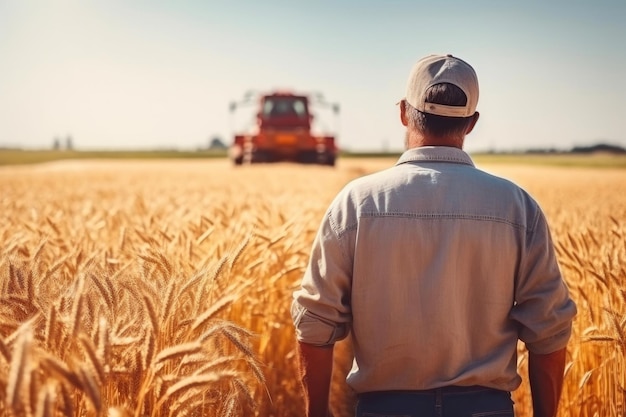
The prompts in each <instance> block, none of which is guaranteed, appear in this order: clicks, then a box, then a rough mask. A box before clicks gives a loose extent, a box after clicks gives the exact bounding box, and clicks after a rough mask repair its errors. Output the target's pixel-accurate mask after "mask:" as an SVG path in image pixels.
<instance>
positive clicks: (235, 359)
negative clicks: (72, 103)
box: [0, 160, 626, 417]
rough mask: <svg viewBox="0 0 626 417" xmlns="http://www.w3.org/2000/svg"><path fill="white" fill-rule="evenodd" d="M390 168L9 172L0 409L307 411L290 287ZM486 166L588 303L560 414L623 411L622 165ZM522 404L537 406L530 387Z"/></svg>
mask: <svg viewBox="0 0 626 417" xmlns="http://www.w3.org/2000/svg"><path fill="white" fill-rule="evenodd" d="M391 164H393V161H391V160H367V161H363V160H346V161H340V163H339V165H338V167H337V168H336V169H328V168H326V167H317V166H297V165H290V164H277V165H269V166H264V165H260V166H252V167H240V169H235V168H233V167H231V166H229V165H228V164H227V163H226V162H224V161H218V162H204V161H192V162H190V161H184V162H183V161H180V162H175V161H169V162H161V161H159V162H156V161H154V162H147V161H143V162H114V161H112V162H105V161H92V162H58V163H49V164H42V165H38V166H29V167H11V168H0V191H1V194H0V197H1V198H0V220H2V221H1V222H0V396H1V398H0V416H16V417H17V416H26V415H35V416H67V415H76V416H78V415H84V416H96V415H98V416H99V415H109V416H155V417H156V416H169V415H171V416H174V415H175V416H184V415H204V416H235V415H241V416H250V415H256V416H263V417H265V416H276V417H283V416H285V417H290V416H294V417H295V416H300V415H302V410H303V408H302V407H303V401H302V395H301V391H300V385H299V382H298V377H297V367H296V362H295V350H294V344H295V339H294V334H293V329H292V325H291V320H290V316H289V304H290V302H291V293H292V291H293V290H294V288H295V287H296V286H297V285H298V283H299V280H300V278H301V275H302V272H303V270H304V268H305V266H306V263H307V261H308V256H309V251H310V246H311V243H312V241H313V238H314V236H315V233H316V230H317V226H318V224H319V222H320V220H321V217H322V215H323V213H324V211H325V209H326V207H327V205H328V204H329V202H330V201H331V199H332V198H333V197H334V195H335V193H336V192H337V191H338V190H339V189H340V188H341V187H342V186H343V185H344V184H345V183H347V182H348V181H349V180H350V179H352V178H355V177H357V176H361V175H364V174H367V173H368V172H372V171H375V170H379V169H382V168H385V167H388V166H390V165H391ZM485 168H486V169H488V170H491V171H493V172H495V173H496V174H500V175H503V176H505V177H507V178H510V179H512V180H514V181H516V182H517V183H519V184H521V185H522V186H524V188H526V189H527V190H529V191H530V192H531V194H532V195H533V196H535V197H536V199H537V200H538V201H539V203H540V204H541V206H542V207H543V208H544V210H545V212H546V215H547V218H548V221H549V223H550V226H551V228H552V232H553V238H554V242H555V245H556V248H557V254H558V257H559V262H560V264H561V268H562V270H563V273H564V276H565V278H566V280H567V282H568V285H569V287H570V289H571V291H572V294H573V296H574V297H575V299H576V302H577V304H578V308H579V315H578V317H577V319H576V322H575V326H574V334H573V336H572V341H571V343H570V346H569V348H568V364H567V368H566V379H565V387H564V390H563V396H562V403H561V405H562V406H561V412H560V416H561V417H565V416H570V415H571V416H573V415H575V416H589V417H591V416H594V415H600V416H623V415H624V407H625V405H624V404H625V391H624V387H626V356H625V355H626V354H625V352H626V243H625V242H626V224H625V219H626V181H625V180H626V175H625V173H624V171H619V170H610V169H603V170H592V169H583V168H580V169H567V168H546V167H541V168H538V167H526V166H511V167H504V166H497V165H494V166H488V167H485ZM336 353H337V355H336V361H335V365H336V366H335V372H334V375H333V390H332V395H331V402H332V408H333V412H334V414H335V415H336V416H338V417H343V416H345V417H347V416H350V415H352V414H353V407H354V395H353V394H352V393H351V391H350V390H349V388H348V387H347V386H346V384H345V381H344V377H345V374H346V373H347V372H348V371H349V368H350V365H351V348H350V343H349V341H345V342H341V343H339V344H338V346H337V347H336ZM526 358H527V356H526V352H525V350H524V348H523V346H521V345H520V347H519V360H518V363H519V366H518V367H519V369H520V373H522V375H524V373H525V372H526V366H527V363H526ZM514 397H515V401H516V412H517V415H518V416H530V415H531V413H530V410H531V405H530V396H529V388H528V383H527V381H526V380H525V382H524V384H523V385H522V387H521V388H520V389H519V390H517V391H516V392H515V393H514Z"/></svg>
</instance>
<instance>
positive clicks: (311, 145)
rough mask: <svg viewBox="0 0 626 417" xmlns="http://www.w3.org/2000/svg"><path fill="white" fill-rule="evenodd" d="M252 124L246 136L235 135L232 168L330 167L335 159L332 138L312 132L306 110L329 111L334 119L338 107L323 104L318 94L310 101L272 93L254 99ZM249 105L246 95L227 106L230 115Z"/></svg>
mask: <svg viewBox="0 0 626 417" xmlns="http://www.w3.org/2000/svg"><path fill="white" fill-rule="evenodd" d="M255 98H256V103H257V106H258V108H257V112H256V115H255V123H254V125H253V127H252V129H251V130H250V132H249V133H247V134H235V135H234V140H233V142H232V145H231V147H230V149H229V155H230V158H231V160H232V161H233V163H234V164H235V165H241V164H254V163H260V162H285V161H286V162H297V163H305V164H321V165H329V166H334V165H335V160H336V158H337V152H338V150H337V146H336V144H335V136H333V135H331V136H328V135H316V134H314V133H313V132H312V128H311V127H312V123H313V114H312V112H311V109H310V106H311V105H313V106H324V107H327V108H330V109H331V110H332V112H333V113H334V115H335V116H337V115H338V114H339V105H338V104H330V103H327V102H326V101H324V99H323V98H322V96H321V95H320V94H317V95H315V96H313V98H310V97H309V96H307V95H296V94H292V93H290V92H281V91H276V92H272V93H270V94H261V95H257V96H256V97H255ZM252 103H253V94H252V93H248V94H247V95H246V96H245V97H244V99H243V100H242V101H240V102H232V103H231V104H230V112H231V115H232V114H233V113H234V112H235V111H236V110H237V109H238V108H240V107H241V106H243V105H248V104H252Z"/></svg>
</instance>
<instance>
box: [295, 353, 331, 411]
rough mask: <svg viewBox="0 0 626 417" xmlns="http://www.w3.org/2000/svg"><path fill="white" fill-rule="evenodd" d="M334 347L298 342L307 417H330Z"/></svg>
mask: <svg viewBox="0 0 626 417" xmlns="http://www.w3.org/2000/svg"><path fill="white" fill-rule="evenodd" d="M333 350H334V345H329V346H314V345H310V344H308V343H303V342H298V367H299V370H300V380H301V382H302V387H303V388H304V401H305V406H306V417H330V412H329V410H328V397H329V393H330V380H331V376H332V373H333Z"/></svg>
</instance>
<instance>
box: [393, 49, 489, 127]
mask: <svg viewBox="0 0 626 417" xmlns="http://www.w3.org/2000/svg"><path fill="white" fill-rule="evenodd" d="M441 83H448V84H453V85H455V86H457V87H459V88H460V89H461V90H462V91H463V92H464V93H465V96H466V97H467V104H466V105H465V106H448V105H444V104H437V103H428V102H426V91H427V90H428V89H429V88H430V87H432V86H433V85H435V84H441ZM405 100H406V101H407V102H408V103H409V104H410V105H411V106H413V107H415V108H416V109H417V110H419V111H421V112H423V113H429V114H436V115H438V116H446V117H469V116H472V115H473V114H474V113H475V112H476V105H477V104H478V77H477V76H476V72H475V71H474V68H472V66H471V65H470V64H468V63H467V62H465V61H463V60H462V59H459V58H457V57H454V56H452V55H429V56H427V57H424V58H422V59H420V60H419V61H418V62H417V63H416V64H415V65H414V66H413V69H412V70H411V74H410V75H409V82H408V84H407V88H406V97H405Z"/></svg>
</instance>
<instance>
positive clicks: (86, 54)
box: [0, 0, 626, 151]
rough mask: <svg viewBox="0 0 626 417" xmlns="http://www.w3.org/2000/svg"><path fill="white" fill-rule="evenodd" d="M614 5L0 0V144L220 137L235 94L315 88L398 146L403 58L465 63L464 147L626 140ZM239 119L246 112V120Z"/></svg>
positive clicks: (625, 67) (622, 14) (354, 123)
mask: <svg viewBox="0 0 626 417" xmlns="http://www.w3.org/2000/svg"><path fill="white" fill-rule="evenodd" d="M625 21H626V1H624V0H600V1H591V0H590V1H584V2H583V1H578V0H573V1H524V2H513V1H496V0H494V1H482V0H477V1H471V2H463V1H432V2H421V1H408V0H406V1H405V0H402V1H401V0H397V1H393V0H390V1H380V2H373V1H340V0H337V1H325V0H322V1H307V2H305V1H293V0H292V1H278V0H274V1H273V0H266V1H252V0H249V1H235V0H233V1H215V0H214V1H210V0H209V1H207V0H204V1H170V2H165V1H154V0H153V1H141V0H136V1H119V0H113V1H112V0H101V1H96V0H92V1H88V0H85V1H52V0H50V1H44V0H0V146H22V147H26V148H47V147H50V146H51V144H52V142H53V138H55V137H59V138H61V139H62V140H64V138H65V137H66V136H67V135H71V137H72V138H73V141H74V144H75V146H76V148H78V149H115V148H122V149H149V148H174V147H176V148H179V149H195V148H197V147H199V146H206V145H207V144H208V141H209V139H210V138H211V137H213V136H219V137H221V138H222V139H223V140H224V141H226V142H229V141H230V137H231V134H232V131H233V128H236V129H241V128H243V127H244V124H245V123H244V122H245V121H247V120H248V118H247V115H245V114H244V117H243V118H242V114H241V113H240V114H239V118H235V119H231V118H230V116H229V112H228V103H229V102H230V101H232V100H236V99H239V98H241V97H242V96H243V95H244V93H245V92H246V91H248V90H256V91H261V92H264V91H270V90H272V89H275V88H281V89H289V90H292V91H295V92H305V93H306V92H321V93H323V94H324V96H325V97H326V99H327V100H329V101H333V102H338V103H340V105H341V115H340V118H339V124H338V125H336V124H335V123H334V121H333V119H332V118H330V117H329V115H328V114H327V113H328V112H321V113H320V117H319V119H320V122H321V123H320V125H319V126H318V128H320V129H323V128H327V129H334V128H338V129H339V144H340V146H342V147H344V148H348V149H352V150H361V149H363V150H377V149H380V148H381V147H383V146H385V145H386V146H387V147H389V148H391V149H401V148H402V145H403V141H404V135H403V128H402V126H401V125H400V123H399V118H398V115H397V111H398V110H397V108H396V106H395V103H396V102H397V101H398V99H400V98H401V97H402V96H403V95H404V89H405V84H406V79H407V76H408V72H409V70H410V68H411V66H412V65H413V63H414V62H415V61H416V60H417V59H419V58H420V57H421V56H423V55H426V54H429V53H452V54H455V55H457V56H459V57H461V58H463V59H465V60H467V61H468V62H470V63H471V64H472V65H473V66H474V68H475V69H476V71H477V73H478V77H479V80H480V85H481V97H480V100H479V103H478V110H479V111H480V112H481V119H480V121H479V124H478V126H477V128H476V130H475V131H474V132H473V133H472V134H471V135H470V136H469V137H468V139H467V142H466V149H468V150H469V151H477V150H484V149H489V148H491V149H497V150H510V149H524V148H535V147H556V148H563V149H567V148H570V147H571V146H575V145H588V144H593V143H596V142H600V141H603V142H608V143H613V144H617V145H621V146H626V135H625V134H624V129H623V127H622V124H623V122H622V121H623V119H625V118H626V78H625V77H626V46H625V45H624V42H626V22H625ZM244 119H245V120H244Z"/></svg>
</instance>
